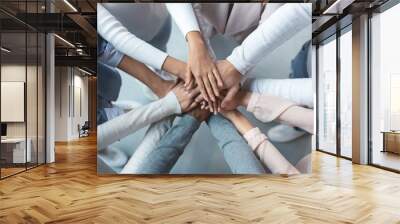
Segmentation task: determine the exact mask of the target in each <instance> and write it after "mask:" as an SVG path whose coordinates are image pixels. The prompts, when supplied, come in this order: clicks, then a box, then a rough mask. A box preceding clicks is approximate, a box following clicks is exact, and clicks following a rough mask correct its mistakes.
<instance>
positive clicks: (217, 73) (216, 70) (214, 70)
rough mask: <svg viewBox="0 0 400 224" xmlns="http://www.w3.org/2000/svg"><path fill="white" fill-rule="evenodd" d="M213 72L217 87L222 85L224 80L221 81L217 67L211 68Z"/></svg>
mask: <svg viewBox="0 0 400 224" xmlns="http://www.w3.org/2000/svg"><path fill="white" fill-rule="evenodd" d="M213 74H214V77H215V79H216V80H217V85H218V87H219V88H222V87H224V82H223V81H222V78H221V74H219V71H218V69H217V68H214V69H213Z"/></svg>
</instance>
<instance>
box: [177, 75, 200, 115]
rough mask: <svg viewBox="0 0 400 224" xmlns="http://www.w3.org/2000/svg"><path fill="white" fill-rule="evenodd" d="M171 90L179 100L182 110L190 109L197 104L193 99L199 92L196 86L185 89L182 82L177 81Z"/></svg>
mask: <svg viewBox="0 0 400 224" xmlns="http://www.w3.org/2000/svg"><path fill="white" fill-rule="evenodd" d="M172 91H173V92H174V93H175V96H176V98H177V99H178V101H179V105H180V106H181V111H182V112H187V111H190V110H192V109H193V108H195V107H196V106H197V105H198V102H196V101H195V100H194V99H195V98H196V96H197V95H198V94H199V93H200V90H199V89H198V88H195V89H191V90H186V88H185V86H184V84H183V83H182V82H178V83H177V84H176V85H175V86H174V88H172Z"/></svg>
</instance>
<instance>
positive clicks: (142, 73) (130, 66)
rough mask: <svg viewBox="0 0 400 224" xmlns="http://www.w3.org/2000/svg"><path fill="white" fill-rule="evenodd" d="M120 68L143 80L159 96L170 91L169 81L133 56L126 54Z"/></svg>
mask: <svg viewBox="0 0 400 224" xmlns="http://www.w3.org/2000/svg"><path fill="white" fill-rule="evenodd" d="M118 68H119V69H121V70H122V71H125V72H126V73H128V74H130V75H131V76H133V77H135V78H136V79H138V80H139V81H141V82H143V83H144V84H145V85H146V86H148V87H149V88H150V89H151V90H152V91H153V92H154V93H155V94H156V95H157V96H158V97H163V96H165V95H166V94H167V93H168V91H169V87H170V84H169V83H168V82H166V81H165V80H163V79H162V78H161V77H160V76H158V75H157V74H155V73H154V72H153V71H152V70H150V69H149V68H148V67H147V66H146V65H145V64H143V63H141V62H139V61H137V60H135V59H133V58H130V57H128V56H126V55H124V56H123V58H122V60H121V62H120V63H119V65H118Z"/></svg>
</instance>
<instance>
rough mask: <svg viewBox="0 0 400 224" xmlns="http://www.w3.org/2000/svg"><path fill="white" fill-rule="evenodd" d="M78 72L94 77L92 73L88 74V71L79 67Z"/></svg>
mask: <svg viewBox="0 0 400 224" xmlns="http://www.w3.org/2000/svg"><path fill="white" fill-rule="evenodd" d="M78 70H79V71H81V72H83V73H85V74H87V75H89V76H91V75H92V73H90V72H88V71H86V70H83V69H81V68H79V67H78Z"/></svg>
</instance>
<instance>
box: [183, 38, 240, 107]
mask: <svg viewBox="0 0 400 224" xmlns="http://www.w3.org/2000/svg"><path fill="white" fill-rule="evenodd" d="M186 37H187V40H188V44H189V57H188V63H187V69H186V75H185V76H184V78H183V80H185V87H186V88H188V89H191V88H194V87H195V86H197V87H198V88H199V89H200V92H201V95H200V96H199V97H197V98H196V101H197V102H198V103H201V104H202V105H203V108H205V107H207V108H208V109H209V110H210V111H211V112H214V113H216V112H219V111H220V110H221V109H223V108H224V106H225V104H227V102H228V101H229V100H231V99H233V98H234V96H235V95H236V93H237V92H238V91H239V82H240V78H241V74H240V73H239V72H238V71H237V70H236V69H235V67H234V66H233V65H232V64H231V63H229V62H228V61H227V60H222V61H218V62H214V61H213V59H212V57H211V56H210V54H209V52H208V49H207V47H206V44H205V43H204V40H203V38H202V36H201V34H200V33H199V32H189V33H188V34H187V36H186ZM222 90H227V95H226V96H225V98H224V97H223V96H222V95H221V92H222Z"/></svg>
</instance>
